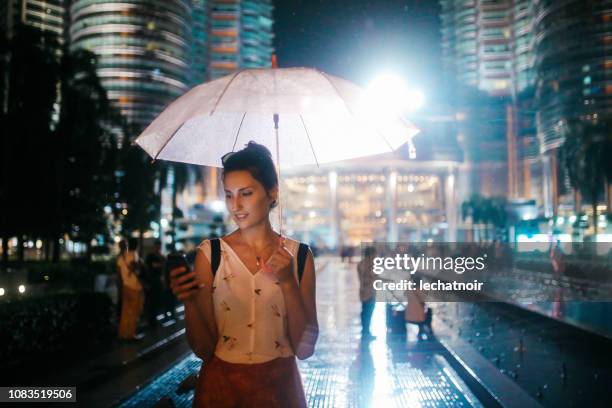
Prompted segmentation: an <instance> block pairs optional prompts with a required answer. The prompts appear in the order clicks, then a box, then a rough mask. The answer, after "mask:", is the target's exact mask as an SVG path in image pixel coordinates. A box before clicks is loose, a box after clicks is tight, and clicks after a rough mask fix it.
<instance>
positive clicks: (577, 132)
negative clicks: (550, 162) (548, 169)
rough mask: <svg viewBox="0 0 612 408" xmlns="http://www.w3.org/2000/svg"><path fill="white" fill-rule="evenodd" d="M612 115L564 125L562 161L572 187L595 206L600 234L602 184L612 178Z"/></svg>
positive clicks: (560, 159) (595, 228)
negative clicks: (599, 202)
mask: <svg viewBox="0 0 612 408" xmlns="http://www.w3.org/2000/svg"><path fill="white" fill-rule="evenodd" d="M611 125H612V116H610V115H608V116H606V117H604V118H602V119H600V120H596V121H585V120H580V119H576V118H574V119H570V120H568V121H567V122H566V124H565V126H564V128H563V129H564V139H565V140H564V142H563V144H562V145H561V147H560V148H559V151H558V155H559V162H560V163H561V165H562V167H563V168H564V169H565V171H566V172H567V175H568V178H569V181H570V184H571V186H572V188H574V190H576V191H580V193H581V194H582V195H583V196H584V197H587V198H588V199H589V200H590V202H591V206H592V209H593V227H594V230H595V234H597V222H598V220H597V200H598V197H599V194H600V192H601V191H602V187H604V186H607V185H609V183H610V180H611V178H612V163H611V160H610V157H612V131H611V129H612V128H610V126H611Z"/></svg>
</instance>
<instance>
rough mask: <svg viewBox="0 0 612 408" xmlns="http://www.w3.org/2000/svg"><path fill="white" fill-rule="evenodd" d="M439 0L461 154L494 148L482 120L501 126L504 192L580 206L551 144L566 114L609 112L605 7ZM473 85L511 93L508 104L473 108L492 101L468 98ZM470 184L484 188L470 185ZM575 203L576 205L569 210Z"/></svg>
mask: <svg viewBox="0 0 612 408" xmlns="http://www.w3.org/2000/svg"><path fill="white" fill-rule="evenodd" d="M440 3H441V5H442V41H443V53H444V66H445V70H446V72H447V74H448V77H449V79H451V83H452V84H453V85H454V86H455V87H456V89H457V92H456V101H457V110H458V113H459V114H458V116H459V117H460V118H461V119H462V120H463V121H464V122H465V124H466V126H464V130H465V131H463V132H462V131H461V125H459V126H458V127H459V129H460V131H459V138H460V139H461V138H463V139H464V142H465V141H467V142H468V143H467V144H466V143H464V146H465V147H466V157H469V155H470V154H473V153H474V152H475V151H476V152H478V151H479V150H480V151H486V153H487V155H489V154H490V152H491V150H490V149H482V148H481V149H479V148H478V147H479V146H481V141H482V140H483V137H482V135H483V133H487V134H489V135H492V134H493V133H494V132H490V131H489V130H490V128H489V127H488V126H487V127H485V128H484V129H482V127H481V126H482V124H485V125H486V124H487V123H493V122H495V123H498V124H503V128H504V129H505V130H504V133H505V135H506V137H505V139H506V143H507V157H506V161H507V188H506V192H507V195H508V196H509V197H510V198H528V199H535V200H536V201H537V203H538V205H539V207H540V208H541V209H542V210H543V211H542V212H543V213H544V215H546V216H554V215H556V214H558V213H559V211H561V213H563V212H564V211H565V212H567V209H568V208H571V207H572V206H573V207H577V203H578V204H579V202H578V201H577V200H575V198H576V197H577V196H576V195H575V194H574V192H573V191H572V189H571V188H570V186H569V182H568V180H569V178H568V177H567V175H566V174H565V172H564V169H563V168H562V167H561V166H560V165H559V163H558V157H557V156H558V149H559V147H560V146H561V145H562V144H563V142H564V134H565V132H566V131H567V127H566V124H567V123H568V121H570V120H576V119H577V120H580V121H587V122H597V121H598V120H599V119H600V118H601V117H603V116H605V115H609V114H611V113H612V97H611V96H610V95H612V87H611V86H610V85H609V80H608V77H609V75H606V72H608V71H609V70H610V69H611V67H612V64H610V61H609V57H608V56H609V55H610V48H611V47H612V40H611V39H612V28H611V27H612V25H611V22H612V4H611V3H610V2H609V1H606V0H593V1H588V2H587V1H581V0H558V1H548V0H490V1H484V0H471V1H469V0H468V1H463V0H441V2H440ZM502 61H505V62H503V63H502ZM489 68H490V69H489ZM493 74H495V75H493ZM478 91H480V92H484V93H485V94H486V95H489V96H495V95H503V96H508V97H509V100H508V102H507V103H506V106H505V109H502V106H503V103H502V104H500V109H499V110H498V111H497V114H496V115H492V116H488V117H487V115H478V112H479V111H480V110H482V109H491V107H492V106H494V104H495V100H494V99H489V100H487V99H486V98H483V99H481V100H480V101H479V102H477V103H476V104H473V103H470V102H471V101H470V98H469V97H466V95H467V96H472V95H473V93H474V92H478ZM478 105H480V106H481V108H479V107H478ZM485 106H486V107H485ZM504 111H505V115H504V114H503V113H504ZM475 113H476V114H475ZM479 127H481V129H480V130H479ZM500 131H501V129H500ZM499 136H501V133H500V135H499ZM485 139H487V138H486V137H485ZM497 140H499V141H501V140H502V138H501V137H497ZM470 143H471V144H470ZM468 161H469V160H468ZM479 172H480V173H481V174H484V173H482V172H481V171H480V170H479ZM473 187H474V188H475V189H476V190H477V191H481V192H484V193H485V194H486V193H490V192H489V191H487V190H486V188H482V187H483V186H482V185H478V184H477V183H476V185H474V184H473ZM602 190H604V189H602ZM609 190H610V187H609V186H608V187H607V188H606V189H605V191H602V192H604V193H606V194H605V195H604V194H601V197H604V196H605V197H607V200H606V201H607V203H608V207H609V203H610V202H611V201H612V200H610V196H612V194H610V191H609ZM600 200H601V198H600ZM576 209H577V210H580V209H579V208H575V209H572V210H571V211H574V210H576ZM562 215H563V214H562Z"/></svg>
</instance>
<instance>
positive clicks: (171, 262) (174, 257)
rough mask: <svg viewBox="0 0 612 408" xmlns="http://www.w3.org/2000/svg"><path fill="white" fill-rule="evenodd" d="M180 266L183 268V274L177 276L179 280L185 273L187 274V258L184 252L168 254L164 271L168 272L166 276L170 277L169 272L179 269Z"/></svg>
mask: <svg viewBox="0 0 612 408" xmlns="http://www.w3.org/2000/svg"><path fill="white" fill-rule="evenodd" d="M181 266H184V267H185V272H183V273H181V274H179V275H177V276H176V277H177V278H179V277H181V276H183V275H185V274H186V273H189V262H187V257H186V256H185V253H184V252H171V253H169V254H168V258H167V260H166V269H167V270H168V276H170V272H171V271H172V270H173V269H176V268H180V267H181Z"/></svg>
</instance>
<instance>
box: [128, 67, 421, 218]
mask: <svg viewBox="0 0 612 408" xmlns="http://www.w3.org/2000/svg"><path fill="white" fill-rule="evenodd" d="M376 102H377V101H373V100H371V98H368V95H367V94H366V92H365V91H364V90H363V89H362V88H360V87H359V86H357V85H355V84H353V83H351V82H349V81H347V80H344V79H341V78H338V77H335V76H332V75H328V74H326V73H323V72H321V71H318V70H316V69H311V68H261V69H244V70H241V71H238V72H236V73H234V74H231V75H228V76H225V77H222V78H219V79H216V80H214V81H211V82H207V83H204V84H201V85H199V86H196V87H194V88H193V89H191V90H190V91H189V92H187V93H186V94H184V95H183V96H181V97H179V98H178V99H176V100H175V101H174V102H173V103H172V104H170V106H168V107H167V108H166V109H165V110H164V111H163V112H162V113H161V114H160V115H159V116H158V117H157V118H156V119H155V120H154V121H153V122H152V123H151V124H150V125H149V126H148V127H147V128H146V129H145V130H144V131H143V132H142V134H141V135H140V136H139V137H138V138H137V139H136V140H135V143H136V144H138V145H139V146H140V147H141V148H143V149H144V150H145V151H146V152H147V153H148V154H149V155H150V156H151V157H152V158H153V159H161V160H169V161H176V162H182V163H192V164H199V165H205V166H215V167H221V156H223V155H224V154H225V153H228V152H230V151H234V150H239V149H241V148H242V147H243V146H244V145H245V144H246V143H248V141H250V140H253V141H255V142H257V143H260V144H263V145H265V146H266V147H268V148H269V149H270V151H271V152H272V154H273V156H274V157H276V164H277V171H278V172H279V179H280V169H281V168H286V167H290V166H302V165H308V164H316V165H319V164H322V163H329V162H334V161H340V160H346V159H352V158H357V157H363V156H369V155H375V154H380V153H386V152H391V151H394V150H395V149H397V148H399V147H400V146H401V145H403V144H404V143H406V142H408V141H410V139H411V138H412V137H413V136H414V135H415V134H416V133H418V129H417V128H416V127H415V126H414V125H412V124H411V123H409V122H408V121H406V120H404V119H403V118H401V117H398V116H396V115H393V114H392V113H390V112H385V111H384V110H382V109H381V108H380V106H382V105H380V104H377V103H376ZM280 204H281V201H280V200H279V210H280V209H281V205H280ZM279 218H280V225H281V229H282V210H280V211H279Z"/></svg>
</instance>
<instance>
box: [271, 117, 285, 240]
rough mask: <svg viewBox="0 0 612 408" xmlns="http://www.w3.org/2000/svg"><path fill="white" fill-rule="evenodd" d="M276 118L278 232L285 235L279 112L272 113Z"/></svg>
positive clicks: (274, 118)
mask: <svg viewBox="0 0 612 408" xmlns="http://www.w3.org/2000/svg"><path fill="white" fill-rule="evenodd" d="M272 119H273V120H274V135H275V137H276V174H277V177H278V233H279V234H280V235H281V236H282V235H283V206H282V203H281V171H280V149H279V141H278V121H279V116H278V113H275V114H274V115H272Z"/></svg>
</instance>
